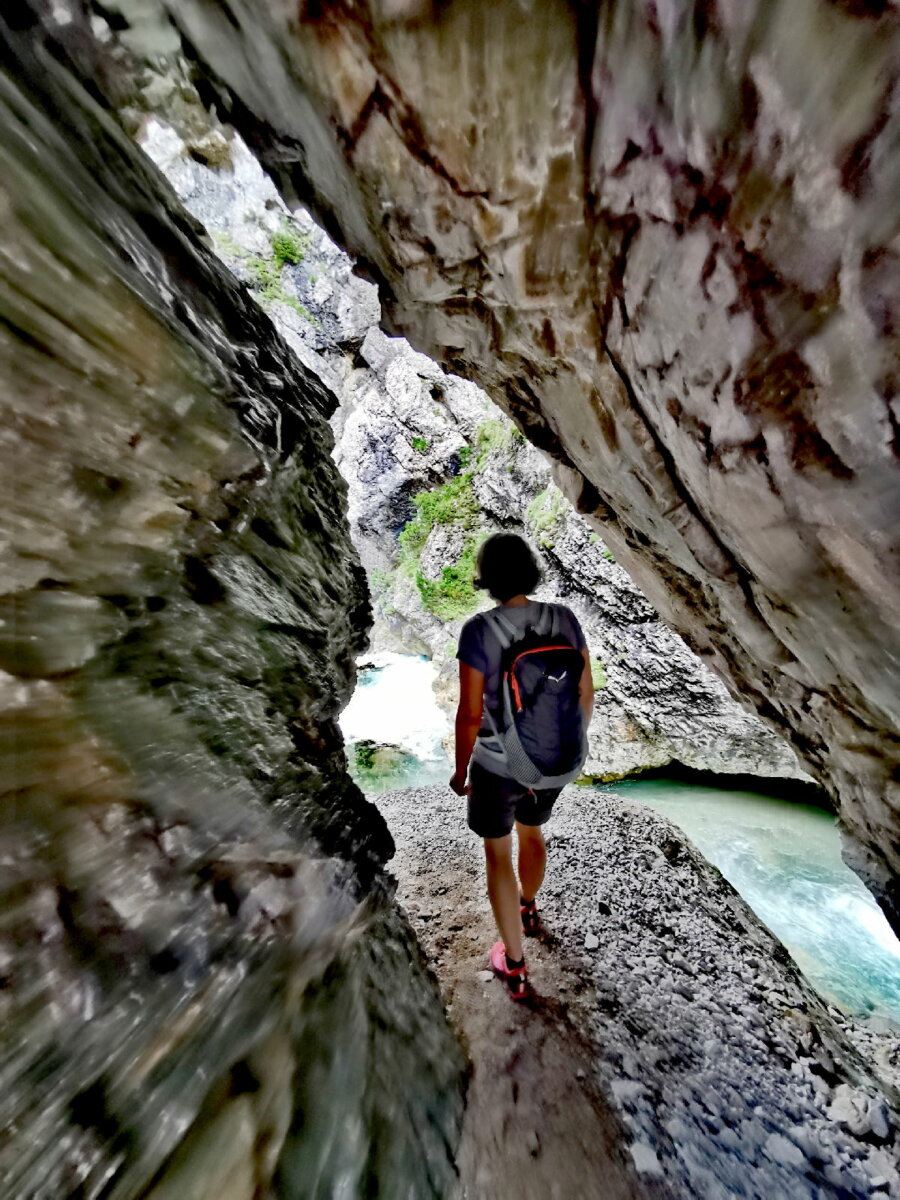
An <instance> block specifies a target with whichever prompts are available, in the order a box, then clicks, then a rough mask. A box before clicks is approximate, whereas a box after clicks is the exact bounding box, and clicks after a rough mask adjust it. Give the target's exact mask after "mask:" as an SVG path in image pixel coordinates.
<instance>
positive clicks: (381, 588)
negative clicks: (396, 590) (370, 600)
mask: <svg viewBox="0 0 900 1200" xmlns="http://www.w3.org/2000/svg"><path fill="white" fill-rule="evenodd" d="M393 586H394V575H393V572H391V571H381V570H379V569H378V568H377V567H376V568H374V569H373V570H371V571H369V588H370V590H371V592H372V595H373V596H383V595H384V593H385V592H389V591H390V590H391V588H392V587H393Z"/></svg>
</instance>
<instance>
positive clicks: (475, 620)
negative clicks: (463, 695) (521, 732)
mask: <svg viewBox="0 0 900 1200" xmlns="http://www.w3.org/2000/svg"><path fill="white" fill-rule="evenodd" d="M548 607H550V608H552V609H554V610H555V612H556V614H557V622H558V625H557V628H558V629H559V632H560V633H561V634H562V636H563V637H564V638H565V639H566V641H568V642H571V643H572V645H573V646H574V647H575V649H576V650H583V649H584V648H585V645H586V642H585V640H584V634H583V633H582V631H581V626H580V625H579V624H578V618H577V617H576V616H575V614H574V613H573V612H572V610H571V609H569V608H566V606H565V605H564V604H549V605H548ZM498 608H500V609H502V612H503V615H504V617H506V618H507V619H508V620H509V621H510V622H511V623H512V624H513V625H515V626H516V627H517V628H518V629H521V630H523V631H524V630H525V629H526V628H527V627H528V626H529V625H533V624H535V623H536V622H537V619H538V615H539V610H540V604H539V603H538V602H537V601H536V600H529V601H528V603H527V604H514V605H510V606H506V605H498ZM456 657H457V658H458V659H459V660H460V662H464V663H465V664H466V666H468V667H472V668H474V670H476V671H481V673H482V674H483V675H484V704H485V708H488V707H489V708H490V709H491V711H496V709H497V707H498V701H499V694H500V662H501V659H502V657H503V648H502V646H501V645H500V641H499V639H498V638H497V636H496V635H495V634H494V633H493V631H492V630H491V628H490V627H489V625H488V623H487V621H485V620H484V619H483V617H482V616H481V615H480V614H478V615H476V616H474V617H470V618H469V620H468V621H466V623H465V625H463V627H462V631H461V632H460V635H459V647H458V649H457V651H456ZM485 725H487V720H486V719H485Z"/></svg>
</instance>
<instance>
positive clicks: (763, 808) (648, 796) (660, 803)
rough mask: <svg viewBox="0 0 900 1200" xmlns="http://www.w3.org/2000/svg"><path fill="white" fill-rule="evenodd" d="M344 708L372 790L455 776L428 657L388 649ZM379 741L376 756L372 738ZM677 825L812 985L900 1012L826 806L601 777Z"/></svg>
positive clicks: (893, 951)
mask: <svg viewBox="0 0 900 1200" xmlns="http://www.w3.org/2000/svg"><path fill="white" fill-rule="evenodd" d="M375 663H376V666H375V667H374V668H371V669H368V670H363V671H361V672H360V676H359V683H358V686H357V688H356V691H355V693H354V695H353V698H352V700H351V701H350V704H349V705H348V706H347V708H346V710H345V711H344V714H343V716H342V717H341V727H342V729H343V731H344V736H345V738H346V739H347V743H348V746H347V749H348V759H349V762H350V769H351V773H352V774H353V775H354V777H355V778H356V780H357V782H358V783H359V785H360V787H362V788H363V789H364V790H365V791H367V792H379V791H384V790H385V789H387V788H399V787H423V786H425V785H427V784H432V783H445V782H446V781H447V780H448V779H449V777H450V774H451V764H450V760H449V758H448V756H447V752H446V750H445V748H444V743H445V740H446V739H447V737H448V735H449V732H450V726H449V721H448V719H447V717H446V716H445V715H444V713H443V712H441V710H440V709H439V707H438V705H437V703H436V701H435V698H434V692H433V690H432V683H433V680H434V668H433V666H432V664H431V663H430V662H429V661H428V660H427V659H425V658H419V657H413V656H409V655H398V654H382V655H379V656H377V657H376V659H375ZM372 743H374V744H375V747H385V746H386V747H388V749H386V750H384V751H382V750H380V749H378V750H377V752H376V753H375V754H374V756H373V747H372ZM599 790H601V791H610V792H614V793H616V794H619V795H622V796H626V797H628V799H630V800H636V801H639V802H641V803H642V804H647V805H649V806H650V807H651V808H654V809H656V811H657V812H660V813H663V814H664V815H665V816H667V817H669V818H670V820H672V821H674V822H675V824H676V825H679V826H680V827H681V828H682V829H683V830H684V832H685V833H686V834H687V836H688V837H689V838H690V839H691V841H692V842H693V843H694V844H695V845H696V846H697V847H698V849H699V850H700V852H701V853H702V854H703V855H705V857H706V858H708V859H709V861H710V862H712V863H714V864H715V865H716V866H717V867H718V868H719V870H720V871H721V872H722V874H723V875H724V876H725V878H726V879H727V880H728V881H729V882H730V883H731V884H732V886H733V887H734V888H735V889H736V890H737V891H738V892H739V893H740V894H741V896H743V898H744V899H745V900H746V901H747V903H748V904H749V905H750V907H751V908H752V909H753V910H754V911H755V912H756V914H757V915H758V916H759V917H760V918H761V919H762V920H763V922H764V923H765V924H766V925H767V926H768V927H769V929H771V930H772V932H773V933H774V934H775V935H776V937H778V938H779V939H780V940H781V941H782V942H783V943H784V945H785V946H786V947H787V949H788V951H789V952H790V954H791V955H792V957H793V958H794V961H795V962H796V963H797V965H798V966H799V967H800V969H801V971H802V972H803V974H804V975H805V976H806V978H807V979H808V980H809V981H810V983H811V984H812V985H813V987H815V988H816V989H817V991H819V992H820V993H821V994H822V995H823V996H824V997H825V998H826V999H828V1000H830V1001H832V1002H833V1003H835V1004H837V1005H838V1006H839V1007H840V1008H842V1009H844V1010H846V1011H848V1012H852V1013H855V1014H870V1015H873V1016H881V1017H888V1018H891V1019H892V1020H895V1021H900V943H898V941H897V939H896V938H895V937H894V935H893V933H892V932H891V929H890V927H889V925H888V923H887V921H886V920H885V918H884V916H883V915H882V913H881V910H880V909H879V908H878V905H877V904H876V903H875V901H874V899H873V898H872V896H871V895H870V894H869V892H867V891H866V889H865V887H863V884H862V883H861V881H860V880H859V879H858V878H857V877H856V875H854V874H853V872H852V871H851V870H850V869H849V868H848V867H846V866H844V863H843V861H842V860H841V849H840V836H839V834H838V831H837V829H836V827H835V823H834V818H833V817H832V816H830V815H829V814H828V813H826V812H823V811H822V810H821V809H818V808H813V807H811V806H810V805H807V804H797V803H794V802H792V801H786V800H776V799H773V798H772V797H771V796H762V795H759V794H757V793H755V792H740V791H731V790H725V789H722V788H716V787H700V786H697V785H695V784H686V783H677V782H674V781H670V780H652V781H646V782H644V781H635V782H629V783H616V784H610V785H608V786H606V787H601V788H600V789H599Z"/></svg>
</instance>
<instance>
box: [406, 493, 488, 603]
mask: <svg viewBox="0 0 900 1200" xmlns="http://www.w3.org/2000/svg"><path fill="white" fill-rule="evenodd" d="M474 475H475V472H474V471H471V470H470V471H465V472H464V473H463V474H461V475H455V476H454V477H453V478H452V479H448V480H447V482H446V483H443V484H441V486H440V487H436V488H432V490H431V491H430V492H419V494H418V495H417V496H415V497H414V498H413V503H414V504H415V506H416V515H415V516H414V517H413V519H412V520H411V521H408V522H407V524H406V525H405V526H404V527H403V529H402V530H401V531H400V537H399V542H400V563H399V569H400V570H402V571H406V572H407V573H408V574H410V575H412V577H413V578H414V579H415V581H416V587H417V588H418V589H419V595H420V596H421V597H422V604H423V605H424V607H425V608H426V609H427V610H428V611H429V612H432V613H434V615H435V616H436V617H440V618H441V620H442V621H452V620H454V619H455V618H457V617H462V616H465V614H466V613H469V612H471V611H472V609H473V608H474V607H475V604H476V602H477V599H478V597H477V593H476V591H475V588H474V587H473V585H472V580H473V579H474V576H475V557H476V555H477V553H478V547H479V546H480V545H481V542H482V541H483V535H481V534H479V533H477V525H478V519H479V516H480V509H479V507H478V501H477V500H476V499H475V493H474V491H473V490H472V480H473V478H474ZM435 525H456V526H457V527H459V528H460V529H462V530H466V531H471V532H470V533H469V535H468V536H467V537H466V539H465V542H464V544H463V549H462V553H461V554H460V556H459V558H458V559H457V561H456V562H455V563H453V564H452V565H451V566H447V567H444V568H443V570H442V571H441V574H440V576H439V577H438V578H437V579H427V578H426V577H425V575H424V574H423V573H422V571H421V570H420V568H419V554H420V552H421V550H422V547H423V546H424V545H425V543H426V541H427V540H428V535H429V534H430V533H431V531H432V529H433V528H434V527H435Z"/></svg>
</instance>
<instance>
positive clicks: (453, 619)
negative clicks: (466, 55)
mask: <svg viewBox="0 0 900 1200" xmlns="http://www.w3.org/2000/svg"><path fill="white" fill-rule="evenodd" d="M169 77H170V78H177V72H176V71H175V70H174V69H172V68H170V71H169ZM178 94H179V96H181V97H183V96H184V95H185V84H184V82H183V80H182V82H181V85H180V88H179V93H178ZM198 103H199V101H198ZM161 107H162V112H161V113H160V117H161V118H162V119H163V120H164V122H165V123H163V122H162V121H161V120H159V119H156V118H151V119H149V120H147V119H146V117H145V118H144V120H143V122H142V123H141V125H140V127H139V139H140V141H141V144H142V145H143V147H144V149H145V150H146V151H147V153H148V154H150V155H151V157H153V159H154V161H155V162H157V163H158V164H159V166H160V167H161V169H162V170H163V171H164V172H165V173H166V176H167V178H169V179H170V180H171V181H172V183H173V185H174V186H175V187H176V189H177V190H178V193H179V195H180V196H181V198H182V199H183V201H184V203H185V205H186V206H187V207H188V209H189V211H190V212H191V213H192V214H193V215H194V216H196V217H197V218H198V219H200V220H202V221H203V223H204V226H205V227H206V229H207V231H208V232H209V234H210V235H211V237H212V241H213V244H214V246H215V247H216V250H217V252H218V254H219V255H220V257H221V258H222V259H223V260H224V261H225V262H226V263H227V264H228V265H229V266H230V267H231V269H232V270H233V271H234V272H235V273H236V274H237V275H238V277H239V278H242V279H244V280H245V281H246V282H247V284H248V286H249V287H250V289H251V291H253V293H254V295H255V296H256V297H257V299H258V300H259V302H260V304H262V305H263V306H264V307H265V308H266V309H267V311H268V312H269V314H270V315H271V317H272V320H273V321H274V323H275V325H276V327H277V328H278V329H280V330H281V332H282V334H283V335H284V337H285V339H286V340H287V341H288V342H289V344H290V345H291V346H292V347H293V348H294V349H295V351H296V352H297V354H298V355H299V356H300V357H301V360H302V361H303V362H304V363H305V364H306V365H307V366H308V367H309V368H310V370H312V371H314V372H315V373H316V374H317V375H318V376H319V377H320V378H322V379H323V380H324V381H326V383H329V384H330V385H331V386H333V387H334V389H335V391H336V393H337V395H338V397H339V401H340V404H339V407H338V408H337V410H336V411H335V413H334V415H333V416H332V418H331V424H332V427H333V428H334V430H335V433H336V446H335V451H334V453H335V459H336V461H337V463H338V466H339V468H340V471H341V474H342V475H343V477H344V479H345V480H346V481H347V485H348V492H347V502H348V516H349V520H350V527H351V534H352V537H353V541H354V545H355V546H356V547H357V549H358V550H359V552H360V554H361V557H362V561H363V564H364V565H365V567H366V568H367V572H368V576H369V583H370V587H371V589H372V593H373V608H374V615H375V624H374V627H373V631H372V637H371V640H370V650H371V651H372V652H377V651H378V650H379V649H381V648H391V649H397V650H400V651H401V652H402V651H406V652H407V653H408V652H411V651H418V650H424V651H425V652H426V653H428V654H429V656H430V657H431V658H432V659H433V660H434V661H435V662H436V664H437V665H438V667H439V672H440V675H439V689H438V691H439V696H440V698H441V699H442V700H443V701H444V702H445V704H446V705H447V706H448V707H452V705H454V704H455V676H456V672H455V663H454V662H453V655H454V652H455V644H456V638H457V636H458V634H459V629H460V626H461V624H462V621H463V620H464V619H465V617H467V616H468V615H470V614H471V613H472V612H474V611H475V610H476V609H477V608H478V607H480V606H482V605H483V604H484V603H485V600H486V598H485V597H484V594H483V593H477V592H475V591H473V589H472V587H471V586H470V584H471V575H472V554H473V550H474V546H475V543H476V542H477V540H478V539H479V537H481V536H484V534H485V533H486V532H487V531H488V530H490V529H495V528H504V529H512V528H515V529H517V530H519V531H520V532H522V533H524V534H525V535H526V536H527V537H529V538H530V539H531V540H532V542H533V543H534V544H535V545H537V546H538V547H539V550H540V552H541V555H542V558H543V561H544V565H545V572H546V580H547V582H546V587H545V589H544V591H542V593H541V594H542V595H548V596H551V597H552V596H555V597H562V598H564V599H565V601H566V603H568V604H570V605H571V606H572V607H574V609H575V611H576V612H577V614H578V616H579V619H580V621H581V624H582V627H583V628H584V629H585V631H586V635H587V639H588V644H589V646H590V648H591V651H592V655H593V657H594V661H595V672H594V673H595V683H596V685H597V692H596V702H595V712H594V717H593V720H592V723H591V753H590V756H589V758H588V762H587V764H586V772H587V773H588V774H589V775H592V776H594V777H598V778H602V779H607V780H608V779H613V778H619V777H621V776H624V775H628V774H630V773H633V772H636V771H640V770H644V769H646V768H649V767H664V766H667V765H668V764H671V763H673V762H674V763H676V764H684V765H686V766H688V767H691V768H694V769H699V770H703V771H713V772H718V773H725V774H731V775H744V774H746V775H754V776H770V777H771V776H779V777H782V778H784V777H787V778H793V777H799V776H801V775H802V773H801V772H800V770H799V767H798V765H797V762H796V759H795V758H794V756H793V755H792V753H791V751H790V750H789V748H788V747H787V746H786V745H785V743H784V742H783V741H782V740H781V739H780V738H779V737H778V736H777V735H776V734H775V733H773V732H772V731H771V730H770V729H769V728H768V727H767V726H765V725H764V724H763V723H762V722H761V721H759V720H758V719H757V718H755V717H754V716H752V715H751V714H750V713H748V712H746V711H745V710H744V709H743V708H741V707H740V706H739V705H738V704H736V703H735V702H734V701H733V700H732V699H731V697H730V696H729V695H728V693H727V691H726V690H725V688H724V686H723V685H722V683H721V682H720V681H719V680H718V678H717V677H716V676H715V674H714V673H713V672H712V671H711V670H710V669H709V668H708V667H707V666H706V665H705V664H704V663H703V662H702V661H701V660H700V659H698V658H697V657H696V656H695V655H693V654H692V653H691V652H690V651H689V650H688V649H687V648H686V647H685V645H684V643H683V642H682V641H681V639H680V638H678V637H677V636H675V635H674V634H672V632H671V631H670V630H668V629H667V628H666V627H665V626H664V625H663V624H662V622H661V621H660V620H659V618H658V616H657V614H656V613H654V611H653V609H652V607H651V606H650V605H649V604H648V603H647V601H646V599H645V598H644V597H643V596H642V595H641V593H640V592H639V591H638V589H637V588H636V587H635V586H634V584H633V583H632V582H631V580H630V579H629V577H628V575H627V574H626V573H625V571H624V570H623V569H622V567H621V566H619V565H618V564H617V563H616V562H615V561H614V560H613V556H612V554H611V553H610V552H609V550H607V549H606V548H605V546H604V545H603V543H602V541H600V539H599V538H598V535H597V533H596V532H592V531H591V530H590V528H589V527H588V525H587V521H586V519H585V518H584V517H581V516H579V515H578V514H576V513H574V512H573V511H572V508H571V505H570V504H569V503H568V502H567V501H566V499H565V498H564V497H563V496H562V494H561V493H560V492H559V490H558V488H557V487H556V486H555V484H554V483H553V481H552V478H551V470H550V464H549V462H548V460H547V458H546V457H545V456H544V454H543V453H542V452H541V451H539V450H537V449H536V447H534V446H533V445H531V444H530V443H528V442H526V441H525V439H524V438H523V437H522V435H521V434H520V433H519V432H518V430H516V428H515V426H514V425H513V424H512V423H511V422H510V421H509V420H508V419H507V418H506V417H504V416H503V414H502V413H501V412H499V410H498V409H497V408H496V406H495V405H493V404H491V402H490V401H489V400H488V398H487V396H486V395H485V394H484V393H483V392H482V391H481V390H480V389H478V388H477V387H475V386H474V385H473V384H471V383H468V382H466V381H465V380H462V379H459V378H458V377H455V376H452V375H447V374H446V373H445V372H443V371H442V370H441V369H440V368H439V367H438V366H437V365H436V364H435V363H433V362H431V361H430V360H428V359H427V358H425V356H424V355H421V354H417V353H415V352H414V351H413V350H412V349H411V348H410V346H409V344H408V343H407V342H406V341H405V340H404V339H402V338H387V337H385V336H384V334H382V333H381V332H380V331H379V330H378V329H377V328H376V326H377V323H378V321H379V320H380V316H381V313H380V306H379V303H378V298H377V295H376V294H375V289H374V288H373V287H372V286H371V285H370V284H366V283H364V282H363V281H362V280H360V279H358V278H356V277H355V276H354V275H353V274H352V273H351V264H350V261H349V260H348V259H347V257H346V255H344V254H342V253H341V251H340V250H339V249H338V248H337V247H336V246H334V244H333V243H332V242H331V241H330V239H329V238H328V237H327V235H325V234H324V233H323V231H322V230H320V229H318V228H317V227H316V226H315V225H314V224H313V223H312V221H311V220H310V219H309V217H308V216H307V214H305V213H304V212H302V211H298V212H295V213H291V212H290V211H289V210H288V209H287V208H286V206H285V205H284V204H283V203H282V202H281V200H280V198H279V196H278V194H277V192H276V190H275V188H274V185H273V184H272V182H271V180H269V179H268V178H267V177H266V176H265V175H264V174H263V172H262V171H261V169H260V168H259V166H258V164H257V163H256V162H255V161H254V160H253V158H252V156H251V155H250V153H249V151H248V149H247V147H246V146H245V144H244V143H243V141H242V139H241V138H240V137H239V136H237V135H235V134H230V133H228V132H227V131H225V132H219V131H218V130H217V128H216V123H215V122H214V121H213V120H212V119H211V118H209V117H208V118H207V121H206V128H205V130H204V128H203V124H202V120H201V116H202V114H194V115H193V118H192V121H191V125H190V128H189V129H188V130H183V133H184V136H185V137H187V138H188V140H187V141H185V140H183V137H182V135H181V134H180V133H179V132H178V130H177V129H176V128H173V127H172V126H171V125H169V124H168V121H169V120H171V119H172V116H173V112H172V109H173V105H172V101H171V98H168V97H167V99H166V102H165V103H164V104H163V105H162V106H161ZM174 115H175V118H176V120H177V117H178V111H177V109H176V110H175V113H174ZM179 124H181V125H182V126H183V124H184V123H183V122H179ZM217 132H219V137H220V138H221V142H219V141H217V140H215V139H214V136H213V135H214V134H215V133H217ZM211 142H213V143H214V144H215V145H218V146H219V147H220V149H221V147H222V146H224V147H225V148H226V149H227V155H223V157H224V158H225V161H223V162H216V163H215V164H210V163H208V162H205V161H202V160H201V159H200V158H199V155H198V153H197V145H201V146H208V145H209V144H210V143H211ZM417 494H419V495H424V496H426V498H427V504H428V505H430V506H431V507H432V508H434V509H435V510H436V511H437V510H438V509H439V510H440V511H439V513H438V515H439V518H440V519H439V520H435V519H425V518H423V517H422V516H421V515H420V513H419V510H418V508H417V505H416V503H415V500H414V497H415V496H416V495H417ZM420 507H421V506H420ZM413 540H415V541H416V544H415V545H413V544H412V543H413Z"/></svg>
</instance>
